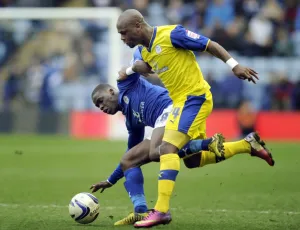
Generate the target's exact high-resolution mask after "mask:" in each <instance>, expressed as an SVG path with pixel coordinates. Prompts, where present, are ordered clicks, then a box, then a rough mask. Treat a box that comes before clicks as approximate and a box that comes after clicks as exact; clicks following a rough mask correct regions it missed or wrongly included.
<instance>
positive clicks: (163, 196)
mask: <svg viewBox="0 0 300 230" xmlns="http://www.w3.org/2000/svg"><path fill="white" fill-rule="evenodd" d="M179 170H180V159H179V156H178V155H177V153H168V154H164V155H162V156H160V173H159V178H158V199H157V202H156V205H155V207H154V209H155V210H158V211H160V212H164V213H166V212H168V210H169V206H170V198H171V195H172V192H173V189H174V186H175V180H176V177H177V174H178V172H179Z"/></svg>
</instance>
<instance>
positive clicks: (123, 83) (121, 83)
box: [118, 46, 143, 91]
mask: <svg viewBox="0 0 300 230" xmlns="http://www.w3.org/2000/svg"><path fill="white" fill-rule="evenodd" d="M141 49H142V47H141V46H139V47H138V48H137V49H136V50H135V52H134V54H133V58H132V60H131V62H130V65H133V63H134V62H136V61H137V60H141V61H143V58H142V55H141ZM139 77H140V74H139V73H133V74H131V75H129V76H128V77H127V78H126V79H123V80H118V88H119V90H120V91H122V90H128V89H130V88H133V87H134V86H135V84H136V83H137V81H138V80H139Z"/></svg>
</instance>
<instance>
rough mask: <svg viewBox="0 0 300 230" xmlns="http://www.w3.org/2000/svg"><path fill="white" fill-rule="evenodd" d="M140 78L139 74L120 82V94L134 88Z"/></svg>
mask: <svg viewBox="0 0 300 230" xmlns="http://www.w3.org/2000/svg"><path fill="white" fill-rule="evenodd" d="M139 78H140V74H139V73H133V74H131V75H130V76H128V77H127V78H126V79H124V80H118V83H117V85H118V89H119V90H120V92H122V91H125V90H128V89H131V88H134V87H135V86H136V84H137V82H138V80H139Z"/></svg>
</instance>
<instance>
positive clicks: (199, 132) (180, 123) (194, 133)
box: [163, 91, 213, 149]
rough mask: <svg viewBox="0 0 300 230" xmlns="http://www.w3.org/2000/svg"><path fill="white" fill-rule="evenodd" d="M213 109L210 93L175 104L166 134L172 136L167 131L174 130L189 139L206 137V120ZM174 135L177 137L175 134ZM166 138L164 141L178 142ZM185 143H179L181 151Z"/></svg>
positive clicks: (189, 97)
mask: <svg viewBox="0 0 300 230" xmlns="http://www.w3.org/2000/svg"><path fill="white" fill-rule="evenodd" d="M212 108H213V102H212V95H211V92H210V91H208V92H207V93H206V94H203V95H201V96H188V97H187V99H186V100H185V101H182V102H179V103H174V105H173V110H172V113H171V114H170V116H169V120H168V122H167V125H166V132H165V134H166V135H169V136H171V134H167V130H172V131H178V132H181V133H183V134H185V135H186V136H188V137H189V139H195V138H198V137H202V138H203V137H205V136H206V135H205V133H206V119H207V117H208V116H209V114H210V113H211V111H212ZM168 132H169V131H168ZM172 133H174V132H172ZM166 135H165V136H166ZM172 135H173V136H175V135H174V134H172ZM165 136H164V138H163V140H164V141H167V142H170V141H172V142H173V143H174V142H176V141H175V140H174V138H173V137H172V138H171V137H166V138H165ZM176 136H179V138H180V135H176ZM181 136H182V135H181ZM175 138H177V137H175ZM170 139H172V140H170ZM177 141H178V140H177ZM172 142H171V143H172ZM173 143H172V144H173ZM185 143H186V140H185V141H182V142H180V143H178V144H177V147H178V148H179V149H180V148H182V146H183V145H182V144H185Z"/></svg>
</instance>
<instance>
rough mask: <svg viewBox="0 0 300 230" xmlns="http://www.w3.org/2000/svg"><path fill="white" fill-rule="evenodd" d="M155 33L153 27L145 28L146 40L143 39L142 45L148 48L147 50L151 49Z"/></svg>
mask: <svg viewBox="0 0 300 230" xmlns="http://www.w3.org/2000/svg"><path fill="white" fill-rule="evenodd" d="M153 31H154V28H153V27H151V26H149V25H147V26H146V27H145V31H144V39H143V41H142V44H141V45H143V46H145V47H147V48H148V47H149V45H150V41H151V38H152V35H153Z"/></svg>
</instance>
